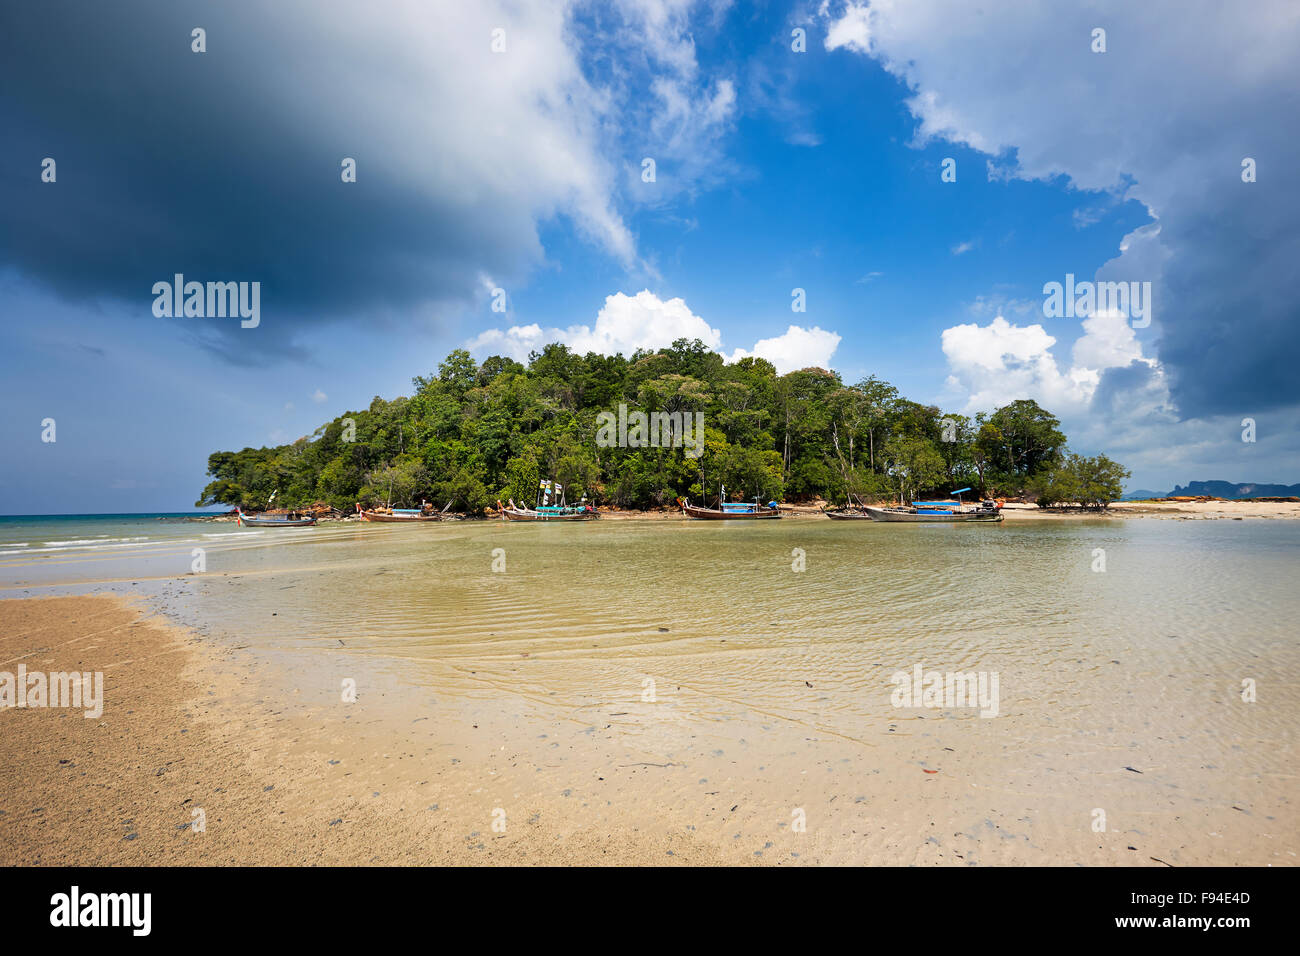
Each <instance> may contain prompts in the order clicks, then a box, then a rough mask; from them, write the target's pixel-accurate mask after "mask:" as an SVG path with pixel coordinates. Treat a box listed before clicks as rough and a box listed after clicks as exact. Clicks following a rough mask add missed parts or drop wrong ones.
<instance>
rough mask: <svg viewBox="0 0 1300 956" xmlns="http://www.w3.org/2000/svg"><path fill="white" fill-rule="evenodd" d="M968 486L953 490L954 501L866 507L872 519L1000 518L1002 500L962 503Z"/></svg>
mask: <svg viewBox="0 0 1300 956" xmlns="http://www.w3.org/2000/svg"><path fill="white" fill-rule="evenodd" d="M967 491H970V489H969V488H958V489H957V490H956V491H954V492H953V494H954V495H956V496H957V500H956V501H913V502H912V505H911V507H910V508H868V509H867V513H868V514H870V515H871V520H872V521H907V522H912V523H913V524H929V523H931V522H934V521H984V522H996V521H1001V520H1002V502H1001V500H998V501H982V502H980V503H979V504H978V505H966V504H962V500H961V496H962V494H963V493H964V492H967Z"/></svg>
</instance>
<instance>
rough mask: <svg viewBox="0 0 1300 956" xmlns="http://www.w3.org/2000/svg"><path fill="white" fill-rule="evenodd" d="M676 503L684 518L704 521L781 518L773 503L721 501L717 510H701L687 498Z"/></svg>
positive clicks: (679, 499)
mask: <svg viewBox="0 0 1300 956" xmlns="http://www.w3.org/2000/svg"><path fill="white" fill-rule="evenodd" d="M677 503H678V504H679V505H681V506H682V514H684V515H686V517H688V518H698V519H701V520H704V521H728V520H733V519H744V518H779V517H781V512H780V511H779V510H778V509H777V507H776V502H774V501H773V502H769V503H768V504H766V505H760V504H759V503H758V502H757V501H723V502H721V507H719V508H701V507H700V506H699V505H693V504H691V502H690V499H689V498H678V499H677Z"/></svg>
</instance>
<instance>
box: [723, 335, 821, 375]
mask: <svg viewBox="0 0 1300 956" xmlns="http://www.w3.org/2000/svg"><path fill="white" fill-rule="evenodd" d="M839 344H840V336H839V335H838V334H836V333H835V332H827V331H826V330H825V329H822V328H819V327H817V326H813V327H812V328H811V329H805V328H803V327H801V326H798V325H792V326H790V327H789V328H788V329H786V330H785V332H784V333H782V334H781V335H778V336H776V337H775V338H770V339H759V340H758V341H757V342H756V343H755V344H754V347H753V348H752V349H749V350H746V349H736V350H735V351H734V352H732V353H731V358H729V359H728V361H729V362H737V361H739V360H740V359H742V358H746V357H748V356H755V357H757V358H762V359H767V360H768V361H769V362H771V363H772V364H773V365H774V366H776V371H777V374H779V375H784V374H786V373H787V372H793V371H796V370H798V369H801V368H814V367H815V368H825V369H829V368H830V367H831V356H832V355H834V354H835V350H836V349H837V348H838V347H839Z"/></svg>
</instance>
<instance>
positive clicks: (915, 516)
mask: <svg viewBox="0 0 1300 956" xmlns="http://www.w3.org/2000/svg"><path fill="white" fill-rule="evenodd" d="M867 514H868V515H869V516H870V518H871V520H872V521H910V522H914V523H920V524H928V523H931V522H935V521H948V522H952V521H983V522H994V521H1001V520H1002V512H1000V511H997V510H995V509H984V508H979V509H971V510H968V511H948V510H944V509H940V508H934V509H919V508H867Z"/></svg>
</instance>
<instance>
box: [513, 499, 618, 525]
mask: <svg viewBox="0 0 1300 956" xmlns="http://www.w3.org/2000/svg"><path fill="white" fill-rule="evenodd" d="M497 509H498V510H499V511H500V512H501V517H502V518H505V520H507V521H590V520H592V519H593V518H599V517H600V512H599V511H597V510H596V509H595V508H593V507H592V506H591V505H539V506H537V507H536V508H521V507H519V506H518V505H517V504H515V499H513V498H511V499H510V504H509V506H506V505H503V504H502V503H501V499H499V498H498V499H497Z"/></svg>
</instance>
